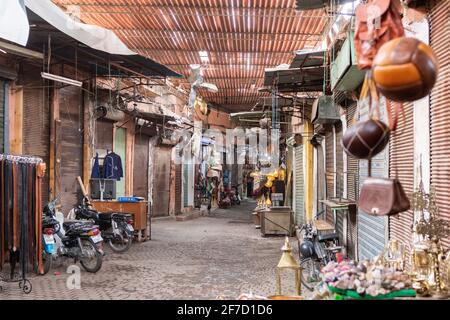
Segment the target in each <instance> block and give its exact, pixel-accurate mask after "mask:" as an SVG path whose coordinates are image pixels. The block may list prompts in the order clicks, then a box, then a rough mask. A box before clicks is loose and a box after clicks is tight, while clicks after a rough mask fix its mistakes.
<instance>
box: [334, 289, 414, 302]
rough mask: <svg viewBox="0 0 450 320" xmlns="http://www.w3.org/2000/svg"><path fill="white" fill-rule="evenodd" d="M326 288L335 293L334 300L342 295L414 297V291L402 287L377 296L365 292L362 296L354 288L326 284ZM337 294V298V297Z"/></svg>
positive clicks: (354, 297) (355, 297)
mask: <svg viewBox="0 0 450 320" xmlns="http://www.w3.org/2000/svg"><path fill="white" fill-rule="evenodd" d="M328 289H329V290H330V291H331V292H332V293H334V294H336V297H335V299H336V300H342V297H344V298H345V297H347V298H352V299H364V300H383V299H394V298H396V297H415V296H416V291H415V290H413V289H403V290H397V291H392V292H390V293H388V294H380V295H378V296H375V297H374V296H371V295H369V294H366V295H364V296H361V295H360V294H359V293H358V292H356V291H355V290H342V289H338V288H335V287H332V286H328ZM338 296H339V298H338Z"/></svg>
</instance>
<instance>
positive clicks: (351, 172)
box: [346, 103, 359, 259]
mask: <svg viewBox="0 0 450 320" xmlns="http://www.w3.org/2000/svg"><path fill="white" fill-rule="evenodd" d="M355 113H356V103H354V104H352V105H350V106H349V107H348V108H347V128H350V127H351V126H352V125H354V121H353V118H354V116H355ZM346 176H347V199H349V200H352V201H355V202H356V201H357V200H358V195H359V192H358V191H359V182H358V181H359V161H358V159H355V158H353V157H350V156H347V175H346ZM348 228H349V230H348V239H347V243H348V248H347V253H348V255H349V256H350V257H351V258H353V259H355V258H356V253H357V239H358V216H357V212H350V214H349V223H348Z"/></svg>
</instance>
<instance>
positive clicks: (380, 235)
mask: <svg viewBox="0 0 450 320" xmlns="http://www.w3.org/2000/svg"><path fill="white" fill-rule="evenodd" d="M380 110H381V112H382V117H381V118H382V119H383V120H384V121H386V120H385V119H386V108H385V104H384V103H381V105H380ZM367 115H368V108H367V106H366V107H365V108H363V107H362V108H361V114H360V118H361V119H363V120H365V119H367ZM388 163H389V146H386V148H385V149H384V150H383V151H382V152H380V153H379V154H377V155H376V156H375V157H374V158H373V159H372V176H373V177H388V176H389V164H388ZM367 175H368V161H366V160H362V161H359V181H360V182H361V184H360V189H361V186H362V183H363V182H364V180H365V178H367ZM387 226H388V221H387V217H376V216H371V215H368V214H366V213H364V212H363V211H361V210H359V212H358V251H359V252H358V257H359V259H361V260H363V259H371V258H373V257H374V256H376V255H378V254H380V253H381V251H382V250H383V248H384V247H385V245H386V238H387Z"/></svg>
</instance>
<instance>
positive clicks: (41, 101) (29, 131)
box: [22, 69, 75, 206]
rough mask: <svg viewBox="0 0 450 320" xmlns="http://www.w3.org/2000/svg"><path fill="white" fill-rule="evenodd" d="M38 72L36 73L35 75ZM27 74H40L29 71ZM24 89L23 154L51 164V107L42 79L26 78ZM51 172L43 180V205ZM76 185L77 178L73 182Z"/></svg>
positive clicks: (46, 198) (47, 193) (45, 202)
mask: <svg viewBox="0 0 450 320" xmlns="http://www.w3.org/2000/svg"><path fill="white" fill-rule="evenodd" d="M34 72H36V73H34ZM25 74H39V72H38V71H36V70H33V71H30V70H28V69H27V71H25ZM24 82H25V83H24V88H23V129H22V135H23V137H22V141H23V149H22V151H23V153H24V154H28V155H33V156H38V157H40V158H42V160H44V162H45V163H46V164H47V168H48V166H49V162H50V106H49V103H48V99H47V96H46V92H45V91H44V89H42V88H37V87H38V86H39V85H42V79H33V78H26V79H25V80H24ZM48 172H49V170H47V171H46V173H45V175H44V177H43V179H42V204H43V205H44V206H45V205H46V204H47V202H48V200H49V199H48V197H49V173H48ZM71 183H72V185H74V184H75V178H74V180H72V181H71Z"/></svg>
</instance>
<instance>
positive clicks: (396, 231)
mask: <svg viewBox="0 0 450 320" xmlns="http://www.w3.org/2000/svg"><path fill="white" fill-rule="evenodd" d="M395 106H397V104H394V103H392V104H391V110H392V112H395V111H394V107H395ZM397 107H398V106H397ZM403 109H404V111H405V117H402V116H401V117H400V119H399V123H398V125H397V130H396V131H395V133H392V134H391V140H390V143H389V153H390V155H389V156H390V158H389V176H390V177H392V178H395V177H396V175H397V174H398V179H399V180H400V182H401V184H402V186H403V189H404V190H405V192H406V195H407V196H408V197H411V194H412V192H413V191H414V105H413V103H407V104H404V105H403ZM413 217H414V213H413V212H412V210H409V211H407V212H402V213H400V214H398V215H395V216H391V217H389V238H390V239H397V240H400V241H402V242H403V243H409V242H410V241H411V239H412V224H413Z"/></svg>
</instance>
